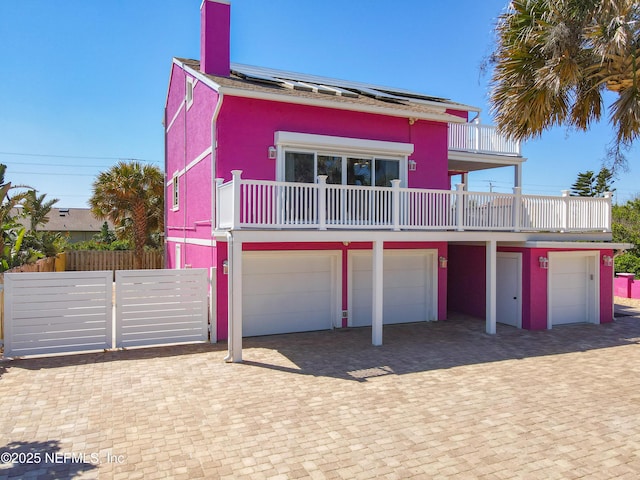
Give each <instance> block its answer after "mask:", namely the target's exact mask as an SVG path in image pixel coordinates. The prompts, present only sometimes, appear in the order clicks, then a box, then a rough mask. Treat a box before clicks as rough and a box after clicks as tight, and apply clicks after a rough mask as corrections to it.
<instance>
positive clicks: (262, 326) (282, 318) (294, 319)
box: [243, 312, 329, 337]
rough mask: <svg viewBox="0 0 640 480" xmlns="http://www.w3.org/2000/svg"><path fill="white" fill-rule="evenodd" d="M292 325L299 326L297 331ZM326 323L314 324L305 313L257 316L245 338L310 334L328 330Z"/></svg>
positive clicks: (244, 332)
mask: <svg viewBox="0 0 640 480" xmlns="http://www.w3.org/2000/svg"><path fill="white" fill-rule="evenodd" d="M291 325H299V326H300V327H299V328H297V329H296V330H293V331H292V330H291ZM327 328H329V327H327V325H326V323H324V322H313V321H309V319H308V318H307V317H306V316H305V313H304V312H303V313H296V312H291V313H282V314H280V315H278V316H275V317H274V316H272V315H263V316H256V317H255V318H254V319H253V320H252V322H251V330H250V331H249V332H246V331H245V330H246V329H244V330H243V335H244V336H249V337H255V336H259V335H277V334H282V333H293V332H294V331H295V332H310V331H314V330H326V329H327Z"/></svg>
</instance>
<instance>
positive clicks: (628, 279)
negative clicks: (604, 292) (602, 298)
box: [614, 273, 640, 298]
mask: <svg viewBox="0 0 640 480" xmlns="http://www.w3.org/2000/svg"><path fill="white" fill-rule="evenodd" d="M614 295H615V296H616V297H623V298H640V282H638V281H637V280H636V279H635V275H634V274H633V273H618V274H617V275H616V278H615V279H614Z"/></svg>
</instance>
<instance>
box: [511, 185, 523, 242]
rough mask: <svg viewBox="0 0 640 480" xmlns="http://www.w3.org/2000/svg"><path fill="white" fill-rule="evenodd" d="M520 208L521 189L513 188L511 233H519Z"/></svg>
mask: <svg viewBox="0 0 640 480" xmlns="http://www.w3.org/2000/svg"><path fill="white" fill-rule="evenodd" d="M521 208H522V187H513V212H511V213H512V216H513V231H514V232H519V231H520V210H521Z"/></svg>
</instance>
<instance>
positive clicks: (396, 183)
mask: <svg viewBox="0 0 640 480" xmlns="http://www.w3.org/2000/svg"><path fill="white" fill-rule="evenodd" d="M391 188H392V190H391V204H392V205H393V217H392V218H393V231H394V232H399V231H400V180H399V179H395V180H391Z"/></svg>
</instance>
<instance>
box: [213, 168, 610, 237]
mask: <svg viewBox="0 0 640 480" xmlns="http://www.w3.org/2000/svg"><path fill="white" fill-rule="evenodd" d="M232 173H233V179H232V180H231V181H230V182H227V183H223V182H222V180H218V181H217V185H216V206H217V208H216V210H217V212H216V213H217V215H216V218H217V224H216V228H217V229H218V230H238V229H261V230H276V229H277V230H281V229H316V230H327V229H343V230H358V229H364V230H392V231H409V230H413V231H420V230H423V231H501V232H610V231H611V196H610V195H607V196H606V197H604V198H586V197H571V196H569V195H568V192H565V194H564V195H563V196H561V197H552V196H542V195H522V194H521V193H520V191H519V190H520V189H518V188H516V189H514V190H515V192H514V193H512V194H507V193H487V192H468V191H464V190H463V189H462V188H461V187H459V188H458V189H457V190H428V189H416V188H401V187H400V186H399V183H400V181H399V180H394V181H393V186H392V187H361V186H352V185H328V184H326V178H325V177H319V179H318V180H319V181H318V183H317V184H306V183H291V182H276V181H265V180H245V179H242V178H241V173H242V172H241V171H239V170H235V171H234V172H232Z"/></svg>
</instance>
